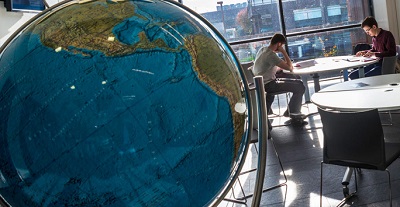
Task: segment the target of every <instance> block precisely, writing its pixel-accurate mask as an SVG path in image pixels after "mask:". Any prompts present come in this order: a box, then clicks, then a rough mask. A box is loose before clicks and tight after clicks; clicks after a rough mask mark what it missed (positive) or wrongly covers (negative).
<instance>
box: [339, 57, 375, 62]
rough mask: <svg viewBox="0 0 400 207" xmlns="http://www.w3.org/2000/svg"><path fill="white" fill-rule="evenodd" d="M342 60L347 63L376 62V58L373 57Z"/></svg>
mask: <svg viewBox="0 0 400 207" xmlns="http://www.w3.org/2000/svg"><path fill="white" fill-rule="evenodd" d="M344 60H346V61H349V62H357V61H360V62H368V61H373V60H376V58H375V57H356V56H353V57H349V58H346V59H344Z"/></svg>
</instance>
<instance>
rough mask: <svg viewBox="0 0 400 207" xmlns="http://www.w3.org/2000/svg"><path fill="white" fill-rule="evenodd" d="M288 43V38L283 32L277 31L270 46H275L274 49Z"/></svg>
mask: <svg viewBox="0 0 400 207" xmlns="http://www.w3.org/2000/svg"><path fill="white" fill-rule="evenodd" d="M285 44H286V38H285V36H283V35H282V34H279V33H276V34H274V36H272V38H271V42H270V46H273V47H275V48H273V49H274V51H276V50H277V49H278V47H281V46H283V45H285Z"/></svg>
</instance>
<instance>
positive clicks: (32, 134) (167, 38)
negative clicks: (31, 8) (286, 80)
mask: <svg viewBox="0 0 400 207" xmlns="http://www.w3.org/2000/svg"><path fill="white" fill-rule="evenodd" d="M240 74H241V72H240V64H239V62H238V61H237V58H236V57H235V55H234V52H233V51H232V49H231V48H230V47H229V45H228V44H227V42H226V41H225V40H224V39H223V38H222V36H221V35H220V34H219V33H218V32H216V30H215V29H214V28H213V27H212V26H211V25H210V24H209V23H208V22H206V20H204V19H203V18H202V17H201V16H199V15H198V14H195V13H194V12H193V11H191V10H190V9H188V8H186V7H184V6H182V5H180V4H179V3H177V2H173V1H164V0H126V1H125V0H123V1H120V0H115V1H112V0H110V1H107V0H97V1H90V0H88V1H65V2H62V3H59V4H57V5H54V6H53V7H51V8H49V9H47V10H45V11H44V12H42V13H40V14H38V15H37V16H35V17H34V18H33V19H32V20H31V21H30V22H29V24H26V25H25V26H24V27H23V28H20V29H19V30H18V32H17V33H15V34H14V35H13V36H11V37H10V39H9V40H8V41H7V42H6V44H5V45H3V46H2V47H1V48H0V195H1V197H2V198H3V199H4V200H5V201H6V202H7V203H9V204H10V205H11V206H30V207H33V206H41V207H42V206H116V207H122V206H157V207H158V206H207V205H209V204H210V203H211V202H212V201H213V200H215V199H217V196H218V195H219V194H220V193H221V192H223V191H225V190H226V186H227V183H228V182H230V181H229V180H230V178H232V175H234V174H235V173H236V172H235V170H236V169H237V166H238V165H239V164H240V163H241V162H244V161H243V156H241V155H242V154H243V153H244V150H243V149H244V143H245V137H246V136H245V134H246V130H247V129H246V126H247V125H246V124H245V115H243V114H241V113H238V112H235V110H234V106H235V104H236V103H238V102H240V101H242V100H243V98H244V97H243V96H245V95H244V94H245V93H244V91H243V90H242V89H241V83H242V82H243V80H242V78H241V75H240Z"/></svg>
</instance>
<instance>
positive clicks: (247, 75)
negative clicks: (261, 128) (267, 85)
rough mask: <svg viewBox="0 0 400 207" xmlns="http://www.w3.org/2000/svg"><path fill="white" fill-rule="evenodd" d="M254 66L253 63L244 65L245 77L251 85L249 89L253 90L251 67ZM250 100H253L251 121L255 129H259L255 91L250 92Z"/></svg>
mask: <svg viewBox="0 0 400 207" xmlns="http://www.w3.org/2000/svg"><path fill="white" fill-rule="evenodd" d="M251 66H253V64H252V62H251V63H247V64H242V68H243V73H244V77H245V78H246V81H247V83H248V84H249V88H250V89H252V88H254V87H255V85H254V79H253V78H254V74H253V71H252V70H251V69H250V67H251ZM249 98H250V100H251V108H252V109H253V110H252V114H251V120H252V122H253V129H258V114H257V100H256V92H255V90H250V93H249Z"/></svg>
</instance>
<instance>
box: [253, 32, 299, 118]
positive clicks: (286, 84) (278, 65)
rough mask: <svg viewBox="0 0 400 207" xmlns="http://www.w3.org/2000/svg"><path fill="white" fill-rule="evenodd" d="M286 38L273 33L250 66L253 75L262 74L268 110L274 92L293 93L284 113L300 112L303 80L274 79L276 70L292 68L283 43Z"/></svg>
mask: <svg viewBox="0 0 400 207" xmlns="http://www.w3.org/2000/svg"><path fill="white" fill-rule="evenodd" d="M285 44H286V38H285V37H284V36H283V35H282V34H275V35H274V36H273V37H272V39H271V42H270V44H269V46H267V47H262V48H261V49H260V50H259V51H258V52H257V55H256V59H255V61H254V66H253V68H252V70H253V74H254V75H260V76H263V79H264V87H265V91H266V92H267V97H266V99H267V110H268V111H270V108H271V105H272V102H273V100H274V95H273V94H274V93H280V92H282V93H285V92H291V93H293V95H292V97H291V99H290V101H289V106H288V109H287V110H286V112H285V113H284V115H286V116H289V115H290V114H300V113H301V104H302V99H303V94H304V91H305V87H304V85H303V82H302V81H300V80H298V79H282V80H277V79H276V73H277V71H278V70H289V71H292V70H293V65H292V61H291V60H290V58H289V55H288V54H287V52H286V50H285V49H284V45H285ZM276 53H281V54H282V55H283V58H284V60H282V59H280V58H279V57H278V55H277V54H276Z"/></svg>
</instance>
